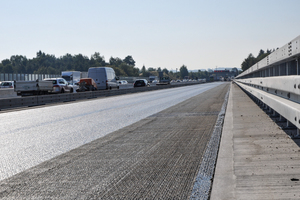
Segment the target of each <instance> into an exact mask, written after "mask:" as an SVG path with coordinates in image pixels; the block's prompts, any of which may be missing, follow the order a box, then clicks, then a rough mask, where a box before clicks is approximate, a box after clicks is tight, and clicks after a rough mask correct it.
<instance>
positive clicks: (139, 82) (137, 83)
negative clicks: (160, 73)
mask: <svg viewBox="0 0 300 200" xmlns="http://www.w3.org/2000/svg"><path fill="white" fill-rule="evenodd" d="M144 86H149V84H148V81H147V80H146V79H137V80H135V81H134V83H133V87H144Z"/></svg>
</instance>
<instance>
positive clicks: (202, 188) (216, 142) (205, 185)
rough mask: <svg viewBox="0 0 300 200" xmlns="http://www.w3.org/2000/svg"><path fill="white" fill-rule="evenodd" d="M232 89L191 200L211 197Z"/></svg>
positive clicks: (227, 94) (205, 156)
mask: <svg viewBox="0 0 300 200" xmlns="http://www.w3.org/2000/svg"><path fill="white" fill-rule="evenodd" d="M230 88H231V87H229V89H228V91H227V93H226V95H225V100H224V103H223V105H222V109H221V111H220V113H219V115H218V119H217V121H216V124H215V127H214V131H213V134H212V136H211V138H210V140H209V143H208V144H207V147H206V150H205V153H204V155H203V158H202V162H201V165H200V168H199V172H198V175H197V176H196V179H195V184H194V187H193V190H192V193H191V195H190V199H191V200H194V199H209V197H210V192H211V187H212V182H213V176H214V171H215V165H216V161H217V157H218V151H219V146H220V139H221V135H222V129H223V122H224V118H225V112H226V107H227V103H228V97H229V92H230Z"/></svg>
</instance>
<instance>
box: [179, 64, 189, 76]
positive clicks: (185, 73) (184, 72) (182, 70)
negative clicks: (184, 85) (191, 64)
mask: <svg viewBox="0 0 300 200" xmlns="http://www.w3.org/2000/svg"><path fill="white" fill-rule="evenodd" d="M179 72H180V77H181V78H182V79H183V78H184V77H185V76H188V75H189V72H188V69H187V67H186V66H185V65H182V66H181V67H180V69H179Z"/></svg>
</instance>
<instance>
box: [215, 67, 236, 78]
mask: <svg viewBox="0 0 300 200" xmlns="http://www.w3.org/2000/svg"><path fill="white" fill-rule="evenodd" d="M210 73H211V76H213V77H214V80H215V81H222V80H228V79H231V78H232V77H236V76H237V75H238V69H237V68H216V69H215V70H214V71H213V72H210Z"/></svg>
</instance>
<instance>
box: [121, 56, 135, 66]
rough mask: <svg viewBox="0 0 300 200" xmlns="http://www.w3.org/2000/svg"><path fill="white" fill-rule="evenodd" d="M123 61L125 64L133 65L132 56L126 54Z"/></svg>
mask: <svg viewBox="0 0 300 200" xmlns="http://www.w3.org/2000/svg"><path fill="white" fill-rule="evenodd" d="M123 62H124V63H126V64H127V65H131V66H135V61H134V60H133V58H132V56H126V58H125V59H124V60H123Z"/></svg>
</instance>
